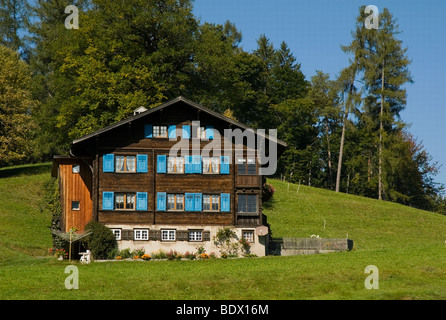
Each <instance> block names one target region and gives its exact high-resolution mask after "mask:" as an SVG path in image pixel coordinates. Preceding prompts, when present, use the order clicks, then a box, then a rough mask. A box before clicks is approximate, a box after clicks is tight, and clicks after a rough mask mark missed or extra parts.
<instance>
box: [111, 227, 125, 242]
mask: <svg viewBox="0 0 446 320" xmlns="http://www.w3.org/2000/svg"><path fill="white" fill-rule="evenodd" d="M111 231H112V232H113V235H114V236H115V239H116V241H120V240H121V239H122V238H121V237H122V231H121V229H111Z"/></svg>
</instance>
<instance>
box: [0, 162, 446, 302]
mask: <svg viewBox="0 0 446 320" xmlns="http://www.w3.org/2000/svg"><path fill="white" fill-rule="evenodd" d="M50 168H51V166H50V164H42V165H30V166H21V167H15V168H6V169H0V299H1V300H6V299H92V300H94V299H181V300H191V299H193V300H196V299H205V300H207V299H222V300H225V299H231V300H232V299H235V300H238V299H250V300H251V299H255V300H257V299H267V300H270V299H271V300H274V299H284V300H288V299H446V267H445V266H446V244H445V240H446V223H445V222H446V220H445V219H446V217H445V216H441V215H438V214H434V213H430V212H425V211H420V210H416V209H412V208H408V207H404V206H401V205H397V204H393V203H388V202H379V201H377V200H372V199H366V198H362V197H356V196H351V195H346V194H336V193H333V192H330V191H327V190H321V189H316V188H310V187H305V186H301V187H300V188H299V193H296V191H297V188H298V186H297V185H293V184H290V185H289V187H288V184H287V183H284V182H280V181H276V180H271V181H270V182H271V183H272V184H273V185H274V187H275V188H276V194H275V195H274V197H273V199H272V200H271V201H270V202H269V203H268V204H267V206H266V208H265V210H264V213H265V214H266V215H267V216H268V222H269V223H270V224H271V228H272V232H273V236H275V237H287V236H288V237H309V236H310V235H311V234H318V235H319V236H320V237H323V238H324V237H342V238H344V237H346V236H347V233H348V237H349V238H350V239H353V241H354V248H353V250H352V251H350V252H340V253H330V254H320V255H309V256H289V257H272V256H269V257H261V258H243V259H228V260H225V259H215V260H198V261H113V262H96V263H92V264H90V265H81V264H79V263H78V262H71V263H70V262H68V261H63V262H59V261H56V260H55V259H54V258H51V257H42V256H45V254H46V251H47V249H48V248H49V247H50V246H51V236H50V232H49V229H48V228H47V226H49V223H50V217H49V216H44V215H43V214H42V213H40V211H39V206H38V202H39V199H40V197H41V195H42V191H41V190H42V184H43V182H44V180H45V179H47V178H48V177H49V174H50V173H49V172H50ZM324 221H325V228H324ZM70 264H75V265H76V266H77V267H78V270H79V289H78V290H67V289H66V288H65V279H66V277H67V276H68V274H66V273H65V267H67V266H68V265H70ZM368 265H375V266H377V267H378V270H379V289H377V290H367V289H366V288H365V286H364V281H365V279H366V277H367V276H368V274H365V273H364V269H365V268H366V266H368Z"/></svg>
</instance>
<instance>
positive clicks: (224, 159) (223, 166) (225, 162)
mask: <svg viewBox="0 0 446 320" xmlns="http://www.w3.org/2000/svg"><path fill="white" fill-rule="evenodd" d="M220 173H221V174H229V157H228V156H221V158H220Z"/></svg>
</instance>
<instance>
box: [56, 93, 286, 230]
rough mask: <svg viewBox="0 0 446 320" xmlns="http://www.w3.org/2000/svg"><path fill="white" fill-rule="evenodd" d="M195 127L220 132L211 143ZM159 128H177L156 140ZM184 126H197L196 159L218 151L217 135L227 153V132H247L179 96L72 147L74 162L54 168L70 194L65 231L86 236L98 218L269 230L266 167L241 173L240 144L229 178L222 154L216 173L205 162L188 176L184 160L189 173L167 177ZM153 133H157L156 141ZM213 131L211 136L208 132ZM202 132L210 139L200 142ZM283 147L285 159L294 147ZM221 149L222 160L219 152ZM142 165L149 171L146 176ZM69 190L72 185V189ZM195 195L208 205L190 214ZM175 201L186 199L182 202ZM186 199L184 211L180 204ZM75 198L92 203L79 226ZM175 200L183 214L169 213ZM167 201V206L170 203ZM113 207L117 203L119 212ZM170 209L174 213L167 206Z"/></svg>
mask: <svg viewBox="0 0 446 320" xmlns="http://www.w3.org/2000/svg"><path fill="white" fill-rule="evenodd" d="M193 121H199V123H200V127H202V128H207V129H210V130H212V131H210V132H212V137H206V136H205V135H204V134H203V132H200V131H199V132H198V133H196V132H193V129H194V128H195V127H194V124H193V123H192V122H193ZM159 126H161V127H164V128H169V132H167V136H165V137H156V136H155V132H154V131H153V130H154V129H155V128H156V129H157V130H158V129H159V128H158V127H159ZM184 126H186V129H187V128H192V132H189V133H188V135H189V139H187V142H188V147H187V150H188V151H189V152H188V153H189V155H202V154H203V151H206V150H207V149H208V148H209V147H210V146H216V145H217V143H218V135H217V134H215V136H214V133H216V132H219V133H220V134H221V135H222V136H221V137H220V141H221V143H220V145H221V147H223V146H224V143H225V141H224V137H223V132H224V129H235V128H240V129H242V130H243V129H246V127H245V126H243V125H241V124H239V123H238V122H235V121H233V120H231V119H229V118H226V117H224V116H222V115H220V114H218V113H215V112H213V111H211V110H208V109H206V108H204V107H202V106H199V105H197V104H195V103H193V102H191V101H189V100H187V99H184V98H182V97H179V98H177V99H174V100H171V101H169V102H167V103H165V104H163V105H161V106H159V107H156V108H153V109H151V110H148V111H146V112H143V113H140V114H137V115H134V116H133V117H131V118H129V119H126V120H123V121H121V122H118V123H116V124H113V125H111V126H108V127H106V128H104V129H101V130H98V131H96V132H94V133H92V134H89V135H87V136H85V137H82V138H80V139H77V140H74V141H73V143H72V147H71V154H72V156H70V157H55V160H54V163H55V168H57V169H54V170H53V175H58V176H59V178H60V183H61V190H63V192H62V193H61V197H62V199H61V200H62V203H63V204H64V206H63V214H64V221H65V222H64V225H63V228H64V229H65V231H67V230H69V229H70V228H71V227H72V226H76V227H77V228H78V229H80V230H83V227H84V226H85V223H87V222H88V221H89V220H90V219H96V220H97V221H99V222H101V223H103V224H127V225H132V224H133V225H179V226H181V225H201V226H203V225H221V226H230V225H232V226H251V227H252V226H254V227H255V226H259V225H262V224H263V223H264V221H263V219H262V177H261V176H260V175H259V174H258V172H259V164H258V163H256V166H255V169H253V167H251V171H250V172H244V173H240V171H241V170H239V168H238V166H239V164H237V163H236V161H235V150H237V149H238V150H243V152H244V153H246V145H240V144H238V145H235V144H234V142H233V141H231V142H230V143H229V145H231V146H232V148H231V150H232V151H231V154H230V157H229V166H228V168H227V167H225V169H224V170H225V172H224V173H222V172H223V169H222V166H223V165H224V164H223V162H224V160H223V158H222V156H224V152H223V151H221V150H220V149H215V148H214V149H213V150H212V151H211V152H210V154H209V156H210V157H211V158H213V159H218V160H216V162H215V166H217V163H218V170H217V171H218V172H216V173H212V172H209V173H207V172H203V168H204V162H200V168H201V169H200V170H201V172H195V173H191V172H185V171H186V169H185V167H186V164H184V163H181V161H186V162H187V160H185V158H184V157H183V158H182V159H183V160H179V161H180V164H179V165H178V168H182V169H177V170H180V171H183V172H182V173H178V172H176V173H173V172H169V170H166V171H165V172H159V169H158V166H159V163H160V160H161V159H168V155H169V153H170V152H171V150H172V148H174V147H176V146H177V147H178V143H179V142H180V141H181V140H182V138H183V135H185V134H186V133H184V130H185V129H184V128H185V127H184ZM147 128H150V130H152V134H151V136H150V137H148V131H147V130H148V129H147ZM174 128H175V131H173V130H174ZM207 129H205V130H207ZM171 131H172V132H175V136H176V138H175V139H173V137H172V136H171V139H169V137H168V136H169V135H170V134H171ZM205 133H206V135H207V134H208V132H207V131H206V132H205ZM201 134H203V135H202V136H200V135H201ZM183 140H186V139H183ZM278 146H279V148H278V151H279V154H280V153H281V152H283V149H284V148H285V146H286V145H285V144H284V143H283V142H280V141H279V144H278ZM184 150H185V149H183V151H184ZM217 151H218V152H217ZM219 151H221V154H218V153H219ZM214 153H215V154H214ZM217 154H218V156H217ZM160 156H161V157H160ZM163 156H165V158H163ZM178 156H180V154H178ZM278 156H279V155H278ZM133 157H135V160H134V158H133ZM62 158H63V159H62ZM110 159H112V160H110ZM140 160H141V162H140ZM200 161H204V158H200ZM72 163H78V164H80V166H81V174H80V175H78V176H77V177H76V176H73V174H72V173H70V172H69V169H71V164H72ZM110 163H113V165H112V167H113V168H112V170H110V168H109V167H108V166H109V164H110ZM123 163H125V165H123ZM140 164H141V166H142V167H141V168H143V169H141V170H140V168H139V165H140ZM118 165H119V168H123V167H125V166H127V167H129V168H130V169H128V168H127V169H128V170H129V171H130V172H121V171H120V170H118V169H117V168H118ZM166 165H168V164H166ZM135 167H136V168H135ZM169 168H170V167H169ZM226 170H227V171H226ZM67 184H68V185H70V186H72V187H67ZM82 184H83V186H81V185H82ZM80 194H82V196H81V195H80ZM190 194H194V195H199V196H197V197H196V198H194V200H193V201H195V202H197V201H201V204H198V205H196V206H197V207H198V209H197V210H194V209H192V210H191V209H190V207H189V209H187V205H188V204H190V202H187V201H188V200H190V199H191V198H187V199H186V196H188V195H190ZM172 195H178V198H176V196H175V197H173V196H172ZM181 195H183V198H182V199H183V200H182V202H183V203H182V206H181V203H180V202H181V201H179V200H178V199H181V197H182V196H181ZM245 195H246V196H245ZM73 197H78V198H79V199H82V200H81V201H82V203H84V202H85V204H83V205H82V213H81V215H82V219H80V220H79V221H81V222H75V221H77V220H75V217H76V216H75V215H74V214H77V213H80V212H73V210H70V208H69V207H68V204H67V203H68V202H70V201H72V200H71V199H72V198H73ZM165 197H167V198H168V199H165ZM174 198H175V201H177V200H178V203H177V202H175V204H174V206H175V208H180V209H179V210H168V206H169V205H171V204H172V203H173V202H169V201H170V200H171V199H174ZM110 199H111V200H110ZM121 199H122V200H121ZM163 199H165V201H166V202H162V201H163ZM197 199H198V200H197ZM212 199H213V200H212ZM223 199H224V202H223ZM109 201H112V202H113V204H112V205H111V206H110V203H109ZM132 201H133V203H132ZM160 201H161V202H160ZM205 201H215V203H214V204H215V209H214V210H206V209H205V208H207V207H206V205H208V203H207V202H205ZM239 201H240V203H239ZM242 202H243V203H242ZM70 203H71V202H70ZM165 203H167V207H166V208H164V207H162V205H163V204H164V205H165ZM160 208H161V209H160ZM163 208H164V210H163ZM212 208H214V207H212ZM241 208H242V209H241ZM243 208H245V209H243ZM247 211H249V212H247Z"/></svg>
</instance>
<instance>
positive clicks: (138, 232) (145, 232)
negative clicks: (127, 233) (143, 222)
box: [133, 229, 149, 241]
mask: <svg viewBox="0 0 446 320" xmlns="http://www.w3.org/2000/svg"><path fill="white" fill-rule="evenodd" d="M133 240H141V241H146V240H149V229H133Z"/></svg>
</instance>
